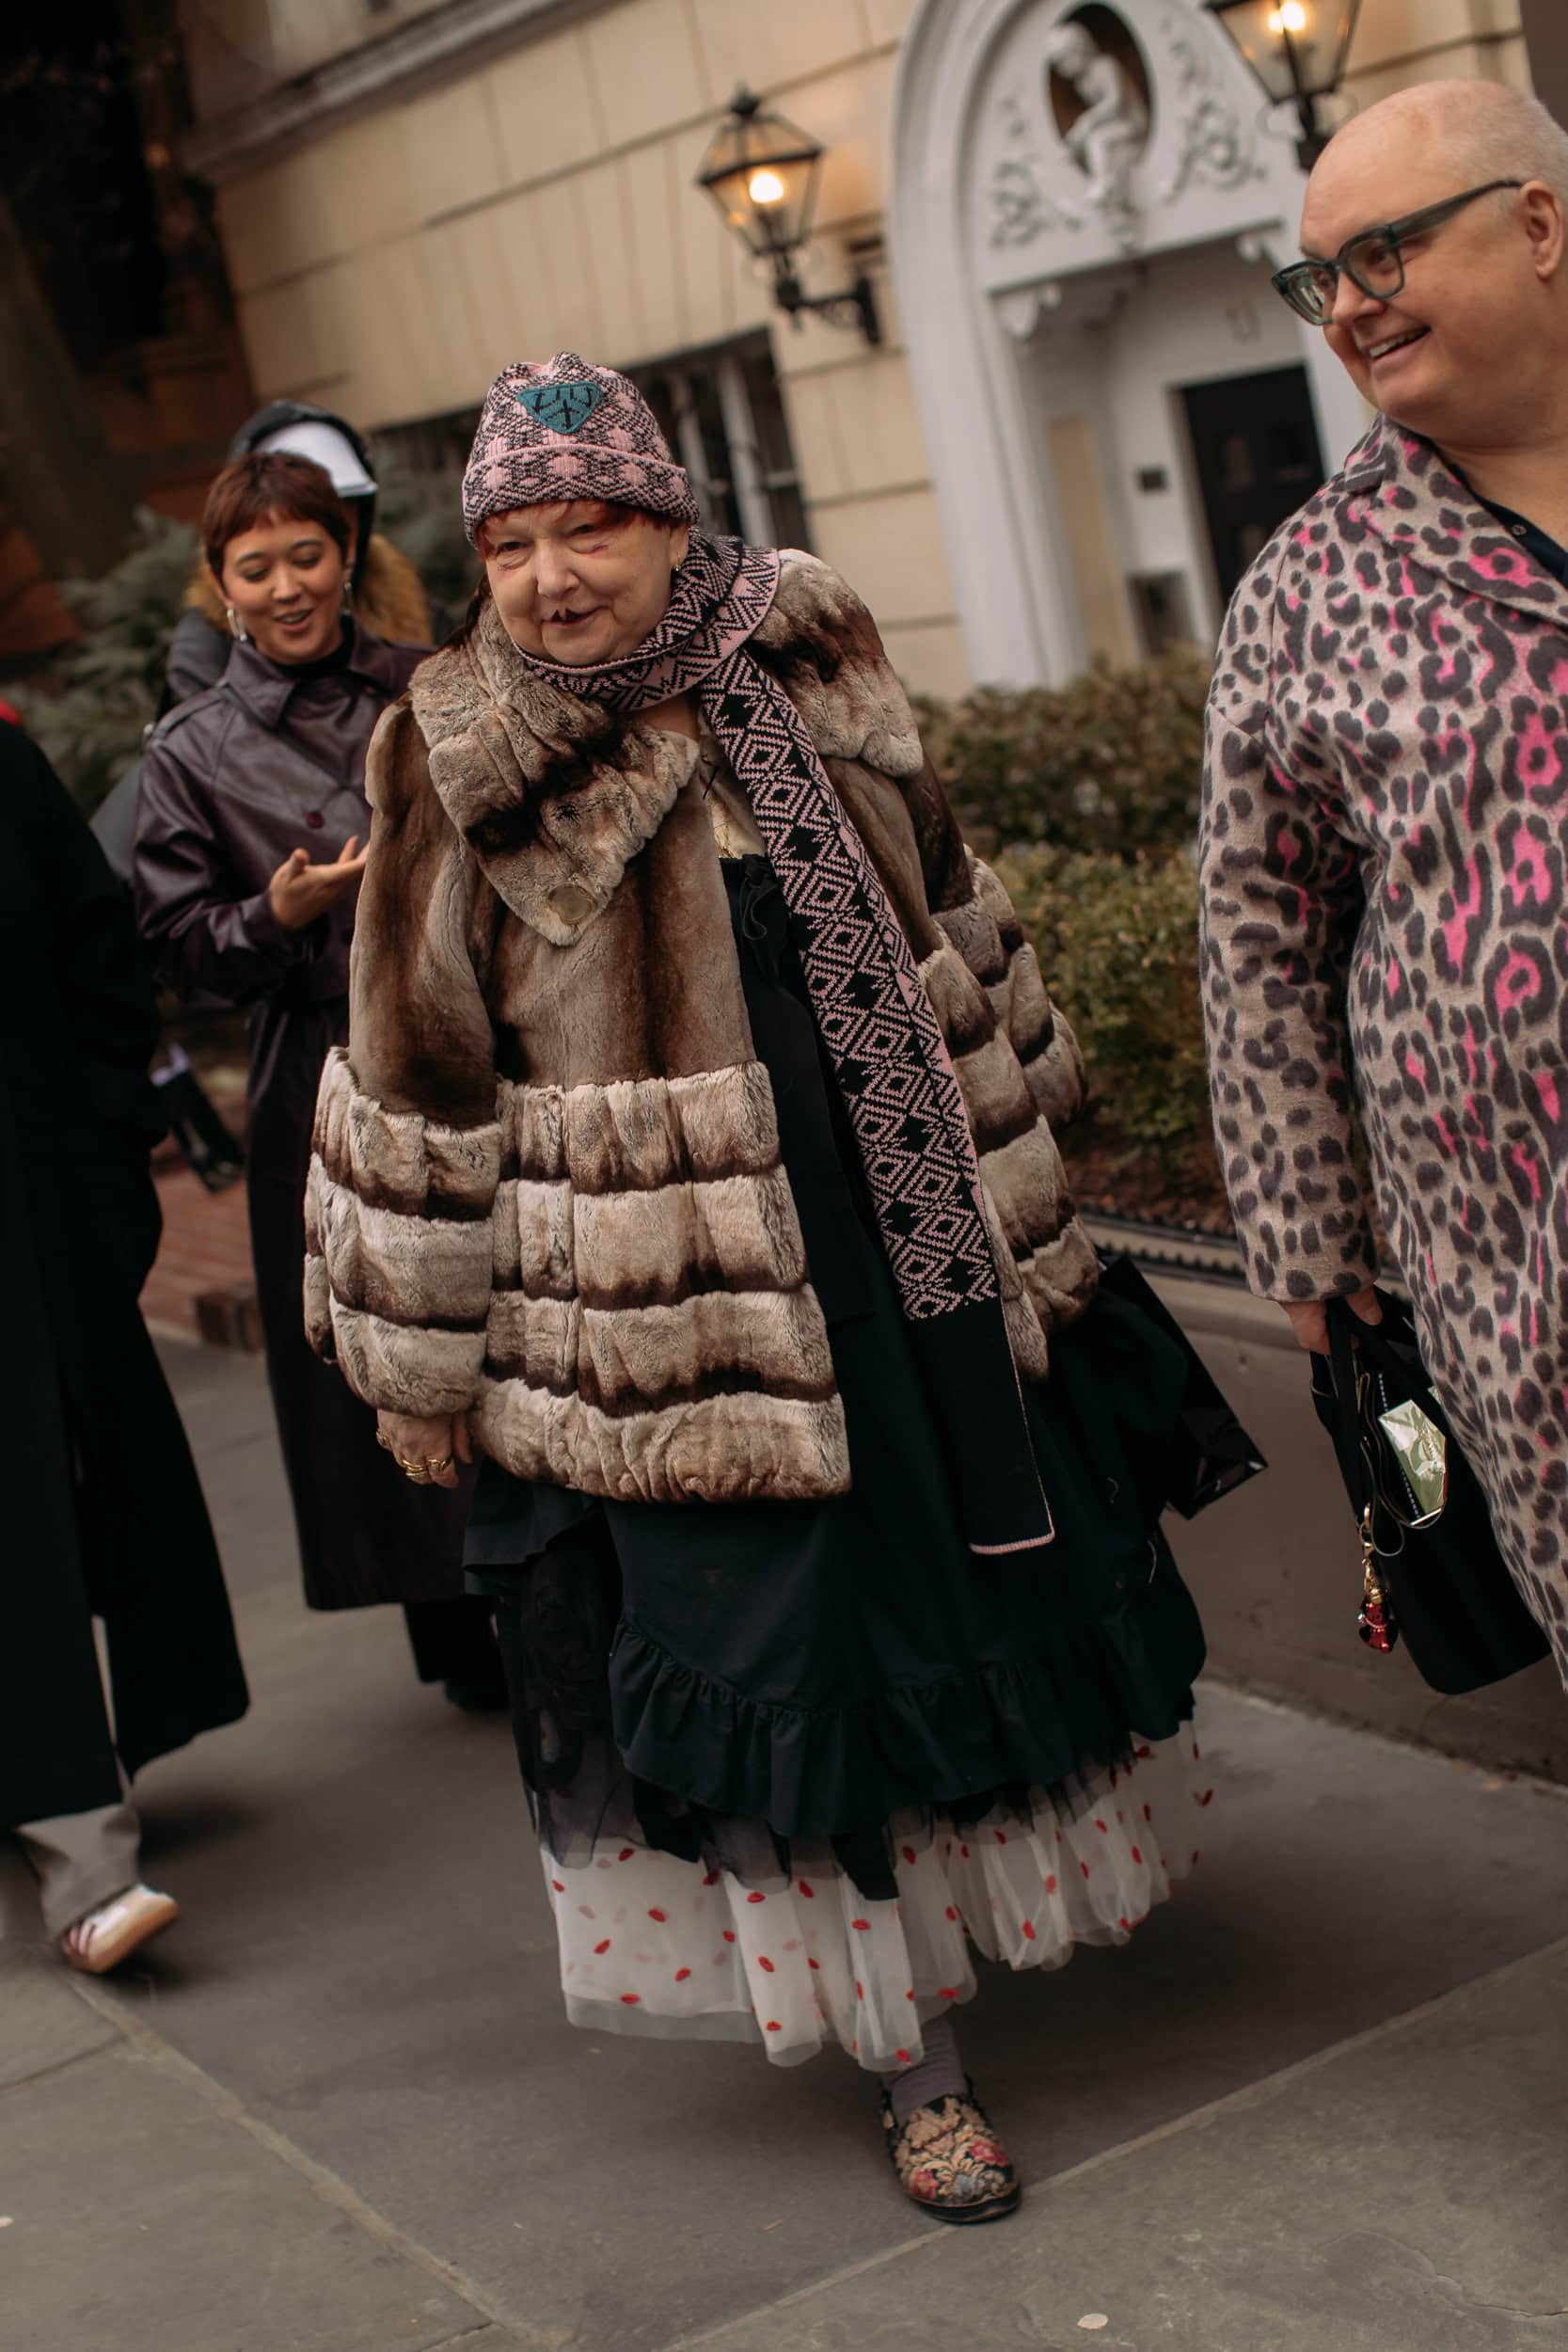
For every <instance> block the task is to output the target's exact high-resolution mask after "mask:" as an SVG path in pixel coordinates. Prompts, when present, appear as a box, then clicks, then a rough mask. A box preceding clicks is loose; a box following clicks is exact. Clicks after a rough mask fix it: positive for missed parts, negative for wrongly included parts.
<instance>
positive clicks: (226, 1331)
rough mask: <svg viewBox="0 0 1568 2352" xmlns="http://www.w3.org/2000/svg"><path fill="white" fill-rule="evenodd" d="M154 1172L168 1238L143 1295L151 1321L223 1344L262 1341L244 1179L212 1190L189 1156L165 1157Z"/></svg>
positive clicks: (182, 1334)
mask: <svg viewBox="0 0 1568 2352" xmlns="http://www.w3.org/2000/svg"><path fill="white" fill-rule="evenodd" d="M153 1173H154V1175H155V1176H156V1178H157V1184H158V1199H159V1200H160V1201H161V1203H162V1205H163V1212H164V1238H163V1243H162V1246H161V1248H159V1251H158V1261H157V1263H156V1264H155V1265H154V1267H153V1269H152V1271H151V1273H150V1275H149V1276H148V1278H147V1285H146V1288H145V1289H144V1290H143V1292H142V1295H141V1308H142V1313H143V1314H144V1315H145V1316H146V1318H147V1321H148V1323H149V1325H150V1327H151V1328H152V1329H153V1330H155V1331H158V1330H162V1331H167V1332H173V1333H177V1334H178V1335H179V1336H180V1337H181V1338H182V1339H189V1338H190V1337H191V1336H192V1334H193V1333H198V1334H199V1335H200V1336H202V1337H203V1338H207V1339H211V1340H215V1341H218V1342H219V1343H223V1344H228V1345H239V1346H249V1347H256V1346H259V1345H260V1334H259V1332H258V1330H257V1328H256V1317H255V1304H254V1301H255V1284H254V1282H253V1280H252V1277H251V1271H250V1224H249V1219H248V1217H247V1216H246V1214H245V1186H244V1184H230V1186H229V1188H228V1190H227V1191H225V1192H209V1191H208V1190H207V1189H206V1187H205V1186H204V1185H203V1184H201V1182H200V1180H199V1179H198V1177H197V1176H195V1175H194V1174H193V1173H192V1171H191V1169H190V1168H187V1167H186V1166H185V1164H184V1162H183V1160H181V1159H175V1158H169V1159H164V1158H163V1157H162V1155H160V1164H159V1165H158V1166H156V1167H155V1168H154V1170H153ZM202 1300H205V1301H207V1304H206V1305H205V1306H204V1307H201V1308H200V1310H199V1311H198V1301H202Z"/></svg>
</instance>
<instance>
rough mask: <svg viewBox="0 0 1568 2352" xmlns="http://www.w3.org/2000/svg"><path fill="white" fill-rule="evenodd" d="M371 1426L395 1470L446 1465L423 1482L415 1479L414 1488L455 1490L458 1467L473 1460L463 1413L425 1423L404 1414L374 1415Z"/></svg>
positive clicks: (466, 1423) (443, 1415) (421, 1479)
mask: <svg viewBox="0 0 1568 2352" xmlns="http://www.w3.org/2000/svg"><path fill="white" fill-rule="evenodd" d="M375 1425H376V1432H377V1435H378V1436H379V1437H380V1438H381V1442H382V1444H383V1445H384V1446H386V1447H387V1449H388V1452H389V1454H391V1456H392V1459H393V1461H394V1462H396V1463H397V1465H398V1467H399V1469H402V1468H403V1466H404V1463H410V1462H411V1463H412V1464H413V1465H414V1467H415V1468H416V1469H420V1468H422V1467H423V1465H424V1464H425V1463H426V1462H440V1461H444V1462H445V1463H446V1468H445V1470H432V1471H431V1473H430V1476H429V1477H428V1478H427V1479H426V1478H420V1479H416V1480H415V1482H414V1483H415V1485H416V1486H456V1484H457V1465H458V1463H459V1462H471V1461H472V1460H473V1458H474V1453H473V1447H472V1446H471V1445H470V1443H469V1441H468V1417H467V1414H466V1413H452V1414H451V1415H448V1414H445V1413H441V1414H437V1415H436V1418H435V1419H434V1420H429V1421H423V1420H420V1419H417V1418H416V1417H415V1416H413V1415H412V1414H408V1413H377V1415H376V1417H375Z"/></svg>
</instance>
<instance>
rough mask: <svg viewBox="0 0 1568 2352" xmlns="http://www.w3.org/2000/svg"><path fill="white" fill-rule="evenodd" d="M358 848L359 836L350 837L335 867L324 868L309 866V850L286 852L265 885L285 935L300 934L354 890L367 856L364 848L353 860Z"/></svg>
mask: <svg viewBox="0 0 1568 2352" xmlns="http://www.w3.org/2000/svg"><path fill="white" fill-rule="evenodd" d="M358 847H359V836H358V834H356V833H355V834H350V835H349V837H348V839H347V840H346V841H345V842H344V844H343V854H342V856H341V858H339V859H338V860H337V861H336V863H335V864H331V863H329V864H326V865H323V866H312V865H311V863H310V858H309V851H308V850H290V851H289V854H288V856H287V857H286V858H285V859H284V860H283V863H282V865H281V866H279V867H278V869H277V873H276V874H275V875H274V876H273V878H272V880H271V882H268V884H267V898H268V899H269V901H270V903H271V906H272V911H273V914H274V915H275V916H276V918H277V921H278V922H279V923H280V924H281V925H282V927H283V929H284V930H286V931H302V930H304V929H305V927H306V925H307V924H308V923H313V922H314V921H315V920H316V917H317V916H318V915H319V914H325V913H326V911H327V909H328V908H329V907H335V906H336V905H337V903H338V901H339V899H340V898H346V897H347V896H348V894H349V892H350V891H351V890H353V889H354V888H355V886H356V883H357V882H358V880H359V877H360V875H361V874H362V873H363V872H364V870H365V860H366V859H367V858H368V857H369V855H370V850H369V848H368V847H367V848H366V849H363V850H359V855H358V856H357V857H356V856H355V854H354V852H355V850H356V849H358Z"/></svg>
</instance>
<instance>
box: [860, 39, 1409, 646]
mask: <svg viewBox="0 0 1568 2352" xmlns="http://www.w3.org/2000/svg"><path fill="white" fill-rule="evenodd" d="M1303 184H1304V183H1303V179H1302V174H1301V171H1300V168H1299V167H1298V166H1297V164H1296V161H1295V156H1294V152H1293V148H1292V146H1291V140H1290V139H1288V138H1286V137H1284V136H1281V135H1277V133H1276V132H1275V130H1274V129H1272V128H1271V127H1270V126H1269V125H1268V124H1267V123H1266V122H1265V121H1264V120H1263V119H1261V109H1260V101H1259V92H1258V89H1257V87H1256V85H1255V84H1254V83H1253V82H1252V81H1251V79H1250V77H1249V75H1248V73H1247V72H1246V69H1245V68H1244V66H1243V64H1242V62H1241V60H1240V59H1239V58H1238V57H1237V56H1236V55H1235V52H1234V51H1233V49H1232V48H1231V46H1230V43H1229V42H1228V40H1227V38H1226V36H1225V34H1224V33H1223V32H1222V31H1221V30H1220V28H1219V26H1218V25H1217V24H1215V23H1214V22H1213V20H1212V18H1210V17H1209V16H1208V15H1207V14H1206V13H1205V12H1204V11H1203V9H1202V8H1200V7H1199V6H1198V5H1197V0H960V4H959V5H955V0H917V6H916V8H915V10H914V14H913V17H912V19H911V24H910V28H909V31H908V33H907V34H906V36H905V40H904V44H903V49H902V52H901V56H900V59H899V70H898V76H897V82H896V85H895V100H894V183H893V201H892V206H891V228H892V238H893V261H894V270H895V282H896V285H897V291H898V296H899V302H900V307H901V310H902V313H903V324H904V337H905V342H906V345H907V347H908V351H909V358H910V365H911V372H912V373H913V376H914V382H915V389H916V395H917V398H918V400H919V403H920V409H921V415H922V419H923V421H924V425H925V430H926V436H927V443H928V445H929V450H930V457H931V466H932V473H933V477H934V480H935V484H936V490H937V496H938V501H939V503H940V506H941V511H942V522H943V529H944V532H945V535H946V541H947V548H948V553H949V557H950V560H951V563H952V567H953V573H954V580H955V586H956V591H957V595H958V611H959V617H960V619H961V622H962V626H963V631H964V642H965V649H966V652H967V655H968V659H969V664H970V668H971V671H972V673H973V675H974V677H975V678H976V679H980V680H986V681H990V682H995V683H999V684H1000V683H1006V684H1012V685H1027V684H1037V683H1040V684H1052V683H1055V682H1057V681H1059V680H1060V679H1062V678H1063V677H1066V676H1068V675H1071V673H1072V672H1073V671H1074V670H1076V669H1078V668H1080V667H1082V666H1083V663H1084V662H1085V660H1086V659H1087V658H1088V657H1089V656H1090V655H1092V654H1094V653H1098V652H1104V653H1108V654H1111V655H1113V656H1118V657H1122V658H1127V657H1131V656H1132V655H1135V654H1137V653H1139V652H1144V651H1148V650H1152V649H1154V648H1155V647H1157V646H1158V645H1159V644H1162V643H1164V642H1167V641H1168V640H1170V639H1172V638H1174V637H1178V636H1181V635H1192V636H1196V637H1198V638H1209V637H1212V634H1213V632H1214V630H1215V628H1216V627H1217V625H1218V620H1219V615H1220V612H1221V611H1222V610H1223V603H1224V596H1225V593H1226V591H1227V587H1228V585H1229V582H1230V580H1232V579H1233V578H1234V576H1235V573H1236V570H1237V568H1238V566H1239V564H1241V563H1242V562H1243V560H1244V557H1245V553H1246V551H1247V549H1248V548H1250V547H1252V546H1254V545H1255V544H1256V541H1257V537H1258V533H1259V530H1260V529H1261V528H1262V527H1263V521H1264V519H1266V518H1267V517H1268V516H1270V515H1271V514H1273V519H1275V520H1276V519H1278V518H1279V515H1278V514H1274V513H1273V510H1274V509H1275V508H1280V501H1282V500H1283V501H1284V505H1283V507H1282V508H1280V511H1281V512H1285V511H1289V508H1290V507H1291V506H1292V505H1295V504H1298V503H1300V500H1301V499H1302V498H1305V497H1306V496H1307V495H1308V493H1309V491H1310V489H1311V488H1312V487H1313V486H1314V479H1315V473H1316V469H1317V466H1318V464H1319V463H1320V462H1321V463H1322V464H1323V466H1325V467H1327V468H1328V469H1332V468H1333V467H1334V466H1335V465H1337V464H1338V462H1339V460H1340V458H1341V457H1342V456H1343V455H1344V453H1345V452H1346V451H1347V450H1348V449H1349V448H1350V446H1351V445H1352V443H1353V442H1354V440H1355V439H1356V438H1357V437H1358V436H1359V434H1360V433H1361V432H1362V430H1363V429H1364V427H1365V423H1366V411H1365V410H1364V408H1363V407H1362V405H1361V404H1360V402H1359V400H1358V399H1357V397H1356V395H1355V393H1354V390H1353V389H1352V387H1351V385H1350V384H1349V382H1348V380H1347V379H1346V378H1345V376H1344V375H1343V373H1342V372H1341V370H1340V369H1339V367H1338V363H1337V362H1336V361H1335V360H1334V359H1333V358H1332V356H1331V355H1330V354H1329V353H1328V351H1327V350H1326V348H1325V346H1324V343H1323V336H1322V334H1321V332H1320V331H1319V330H1317V329H1313V328H1308V327H1307V326H1304V325H1303V324H1302V323H1301V322H1299V321H1297V320H1295V319H1293V318H1292V316H1291V313H1290V312H1289V311H1288V310H1286V309H1285V306H1284V305H1283V304H1282V303H1281V302H1280V301H1279V299H1278V297H1277V295H1276V294H1275V293H1274V292H1273V289H1272V288H1271V287H1270V285H1269V283H1268V278H1269V272H1270V270H1271V269H1272V268H1275V267H1277V266H1278V265H1279V262H1281V261H1283V260H1284V259H1286V258H1288V257H1289V256H1290V255H1291V254H1292V253H1293V252H1294V251H1295V230H1296V220H1297V216H1298V215H1299V212H1300V208H1301V195H1302V188H1303ZM1292 484H1293V485H1296V487H1297V488H1298V489H1299V496H1296V495H1292V494H1291V485H1292Z"/></svg>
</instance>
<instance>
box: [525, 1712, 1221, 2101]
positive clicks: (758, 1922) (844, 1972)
mask: <svg viewBox="0 0 1568 2352" xmlns="http://www.w3.org/2000/svg"><path fill="white" fill-rule="evenodd" d="M1212 1795H1213V1789H1212V1786H1211V1784H1210V1782H1209V1780H1208V1778H1207V1775H1206V1774H1205V1772H1204V1769H1203V1761H1202V1754H1201V1747H1200V1742H1199V1740H1197V1738H1196V1736H1195V1734H1194V1731H1193V1729H1192V1727H1191V1726H1188V1728H1187V1729H1186V1730H1184V1731H1183V1732H1182V1733H1181V1734H1180V1735H1179V1736H1178V1737H1177V1738H1176V1739H1174V1740H1163V1741H1161V1742H1159V1743H1157V1744H1155V1745H1148V1744H1140V1745H1139V1746H1138V1748H1137V1750H1136V1754H1135V1756H1134V1759H1133V1761H1132V1764H1131V1765H1130V1766H1129V1767H1127V1768H1126V1769H1125V1770H1123V1771H1120V1772H1106V1773H1101V1774H1099V1775H1095V1776H1091V1777H1089V1778H1087V1779H1085V1781H1084V1782H1083V1783H1082V1784H1081V1785H1080V1787H1079V1788H1078V1790H1077V1791H1076V1793H1075V1795H1074V1797H1073V1799H1072V1801H1071V1803H1070V1804H1067V1805H1064V1804H1061V1803H1060V1802H1053V1800H1052V1799H1050V1798H1048V1797H1045V1796H1043V1795H1041V1796H1039V1797H1038V1798H1037V1804H1036V1806H1035V1809H1034V1812H1033V1815H1032V1818H1031V1819H1030V1820H1028V1821H1026V1822H1022V1823H1021V1821H1020V1819H1019V1817H1018V1815H1017V1814H1016V1813H1013V1814H1008V1815H1006V1816H1004V1815H1001V1814H998V1815H997V1816H996V1817H995V1819H994V1820H985V1821H980V1822H977V1823H975V1824H974V1825H973V1826H971V1827H967V1828H966V1829H964V1830H963V1831H962V1832H961V1833H960V1832H958V1831H956V1830H953V1829H951V1828H949V1827H946V1826H943V1825H942V1824H941V1823H940V1821H939V1823H938V1825H937V1827H936V1828H935V1829H934V1830H928V1829H916V1828H914V1827H912V1826H911V1829H910V1830H909V1833H908V1835H907V1836H900V1828H899V1824H898V1823H897V1822H895V1824H894V1834H895V1845H896V1847H897V1853H898V1860H897V1865H896V1872H897V1882H898V1894H897V1898H896V1899H895V1900H892V1901H883V1902H868V1901H866V1900H865V1899H864V1898H863V1896H862V1895H861V1894H860V1893H859V1892H858V1890H857V1888H856V1886H855V1884H854V1882H853V1881H852V1880H851V1879H850V1878H848V1877H847V1874H846V1873H845V1872H844V1871H843V1869H842V1868H841V1867H839V1866H838V1865H837V1864H836V1863H835V1861H834V1860H833V1858H832V1850H831V1848H829V1847H827V1846H825V1845H824V1846H820V1847H818V1846H816V1845H815V1844H813V1843H811V1842H810V1841H808V1840H803V1839H802V1840H797V1841H795V1842H794V1843H793V1844H792V1845H791V1847H790V1850H789V1861H790V1870H789V1875H788V1877H787V1879H784V1878H783V1877H782V1876H781V1879H780V1881H779V1883H778V1884H777V1885H769V1886H768V1887H767V1888H766V1889H765V1888H763V1887H760V1886H756V1885H746V1884H743V1883H741V1882H740V1881H739V1880H738V1879H736V1878H734V1877H732V1876H731V1875H730V1874H729V1873H728V1872H727V1871H723V1870H717V1869H705V1868H704V1867H703V1866H702V1864H701V1863H693V1862H685V1861H682V1860H680V1859H679V1858H678V1857H676V1856H674V1855H672V1854H668V1853H661V1852H657V1851H649V1850H647V1849H645V1848H643V1847H641V1846H632V1845H624V1844H619V1843H617V1844H614V1845H608V1846H606V1847H605V1848H604V1849H603V1850H602V1851H601V1850H599V1849H597V1848H596V1849H595V1851H594V1853H593V1854H592V1856H591V1858H590V1859H588V1860H586V1861H583V1862H579V1863H574V1864H570V1865H567V1864H562V1863H560V1862H558V1861H556V1860H554V1859H553V1858H552V1856H551V1855H549V1854H548V1853H546V1854H545V1855H544V1856H543V1859H544V1864H545V1877H546V1885H547V1887H548V1889H549V1896H550V1901H551V1904H552V1906H553V1908H554V1912H555V1921H556V1931H557V1934H558V1937H559V1941H560V1947H561V1974H562V1988H563V1991H564V1993H565V1997H566V2010H567V2014H568V2016H569V2017H570V2018H571V2020H572V2022H573V2024H574V2025H578V2026H588V2027H590V2028H592V2029H593V2030H594V2031H595V2032H598V2033H636V2034H650V2035H654V2036H657V2037H663V2038H667V2039H673V2040H696V2041H747V2042H752V2041H755V2042H761V2044H762V2046H763V2048H764V2049H765V2050H766V2052H767V2054H768V2058H770V2059H771V2060H772V2061H773V2063H774V2064H775V2065H779V2066H793V2065H798V2064H799V2063H800V2061H801V2060H802V2059H804V2058H812V2057H815V2055H816V2052H817V2051H818V2050H820V2049H821V2048H822V2047H823V2045H824V2043H826V2042H838V2043H839V2045H840V2046H841V2047H842V2048H843V2049H845V2050H847V2052H848V2053H849V2055H850V2056H851V2057H852V2058H856V2059H857V2060H858V2061H859V2063H860V2064H861V2065H862V2066H864V2067H867V2068H869V2069H872V2070H873V2071H875V2072H879V2073H881V2072H887V2071H889V2070H891V2069H894V2068H895V2067H899V2066H904V2065H908V2064H909V2063H910V2062H911V2060H914V2059H917V2058H919V2057H920V2056H921V2052H922V2030H921V2029H922V2023H923V2021H924V2020H925V2019H927V2018H931V2017H935V2016H938V2015H941V2014H942V2012H943V2011H945V2010H949V2009H953V2008H956V2007H957V2006H958V2004H960V2003H961V2002H964V2001H967V2000H969V1999H971V1998H972V1997H973V1995H974V1991H975V1976H974V1952H975V1951H979V1952H981V1953H983V1954H984V1955H985V1957H986V1958H987V1959H988V1960H992V1961H1004V1962H1006V1964H1007V1966H1008V1967H1009V1968H1059V1967H1061V1966H1062V1965H1063V1964H1064V1963H1066V1962H1067V1961H1068V1960H1069V1959H1070V1958H1071V1956H1072V1950H1073V1947H1074V1946H1075V1945H1077V1944H1124V1943H1126V1941H1127V1939H1128V1937H1129V1936H1130V1935H1131V1934H1132V1931H1133V1929H1134V1928H1136V1927H1137V1926H1138V1925H1139V1923H1140V1921H1142V1920H1143V1919H1144V1918H1146V1917H1147V1916H1148V1913H1149V1912H1150V1911H1151V1910H1152V1909H1153V1907H1154V1905H1155V1904H1156V1903H1160V1902H1163V1901H1164V1899H1165V1898H1166V1896H1167V1895H1168V1894H1169V1893H1170V1889H1171V1883H1172V1881H1173V1880H1175V1879H1180V1878H1183V1877H1185V1876H1186V1874H1187V1872H1188V1871H1189V1870H1190V1869H1191V1868H1192V1867H1193V1866H1194V1865H1195V1864H1196V1861H1197V1859H1198V1856H1199V1851H1200V1849H1201V1839H1200V1836H1199V1827H1200V1823H1201V1821H1202V1819H1203V1815H1204V1811H1205V1809H1206V1808H1207V1806H1208V1805H1209V1804H1210V1802H1211V1800H1212Z"/></svg>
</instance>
